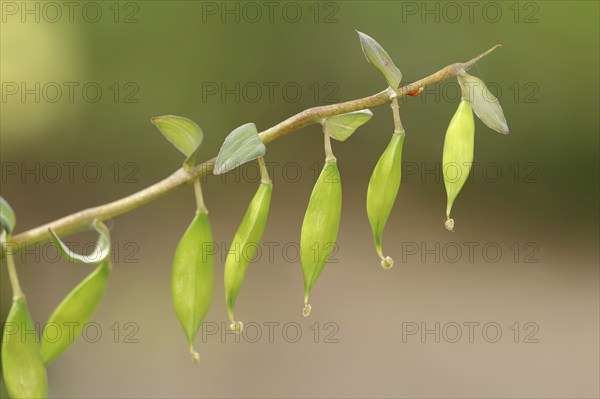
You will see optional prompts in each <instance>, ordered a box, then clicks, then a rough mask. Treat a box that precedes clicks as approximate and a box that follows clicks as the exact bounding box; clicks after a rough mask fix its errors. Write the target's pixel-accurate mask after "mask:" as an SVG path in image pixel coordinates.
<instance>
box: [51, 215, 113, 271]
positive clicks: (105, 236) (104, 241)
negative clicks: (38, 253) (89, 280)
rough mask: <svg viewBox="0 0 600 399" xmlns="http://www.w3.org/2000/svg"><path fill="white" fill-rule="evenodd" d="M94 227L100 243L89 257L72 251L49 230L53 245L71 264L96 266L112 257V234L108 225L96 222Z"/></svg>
mask: <svg viewBox="0 0 600 399" xmlns="http://www.w3.org/2000/svg"><path fill="white" fill-rule="evenodd" d="M93 227H94V229H96V231H97V232H98V234H99V235H100V237H98V242H97V243H96V245H95V247H94V250H93V251H92V253H91V254H89V255H79V254H77V253H75V252H73V251H71V250H70V249H69V247H67V246H66V245H65V243H64V242H62V240H61V239H60V237H59V236H58V234H56V232H55V231H54V230H52V229H48V230H49V231H50V239H51V241H52V243H53V244H54V245H55V246H56V249H57V250H58V252H59V253H60V254H61V255H62V256H63V257H64V258H65V259H67V260H68V261H69V262H79V263H86V264H92V263H94V264H95V263H100V262H102V261H104V260H105V259H106V258H108V255H110V233H109V231H108V228H107V227H106V225H105V224H104V223H102V222H101V221H99V220H96V221H95V222H94V225H93Z"/></svg>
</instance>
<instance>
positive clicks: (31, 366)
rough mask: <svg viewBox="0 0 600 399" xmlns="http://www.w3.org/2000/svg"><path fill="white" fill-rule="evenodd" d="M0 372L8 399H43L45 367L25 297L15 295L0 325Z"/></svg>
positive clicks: (45, 394)
mask: <svg viewBox="0 0 600 399" xmlns="http://www.w3.org/2000/svg"><path fill="white" fill-rule="evenodd" d="M2 374H3V377H4V384H5V386H6V390H7V391H8V395H9V396H10V397H11V398H45V397H46V396H47V395H48V378H47V376H46V368H45V367H44V362H43V361H42V356H41V355H40V345H39V343H38V336H37V333H36V330H35V326H34V325H33V321H32V320H31V316H30V315H29V310H28V309H27V304H26V303H25V298H24V297H20V298H15V299H14V300H13V303H12V307H11V308H10V312H9V313H8V317H7V318H6V323H5V324H4V334H3V336H2Z"/></svg>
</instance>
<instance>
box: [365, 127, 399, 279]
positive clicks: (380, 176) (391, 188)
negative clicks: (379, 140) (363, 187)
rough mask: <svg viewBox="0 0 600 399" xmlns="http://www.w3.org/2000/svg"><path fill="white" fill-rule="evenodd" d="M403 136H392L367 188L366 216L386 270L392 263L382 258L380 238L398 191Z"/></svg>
mask: <svg viewBox="0 0 600 399" xmlns="http://www.w3.org/2000/svg"><path fill="white" fill-rule="evenodd" d="M405 135H406V134H405V133H404V132H399V133H394V134H393V135H392V140H391V141H390V143H389V144H388V146H387V148H386V149H385V151H384V152H383V154H381V157H380V158H379V161H377V165H375V169H374V170H373V174H372V175H371V180H369V188H368V189H367V215H368V217H369V223H371V230H373V239H374V241H375V249H376V250H377V254H378V255H379V257H380V258H381V266H383V267H384V268H385V269H389V268H391V267H392V265H393V264H394V260H393V259H392V258H390V257H389V256H383V252H382V250H381V236H382V234H383V229H384V228H385V224H386V222H387V220H388V217H389V216H390V212H391V211H392V207H393V206H394V202H395V201H396V196H397V195H398V189H399V188H400V180H401V177H402V146H403V145H404V137H405Z"/></svg>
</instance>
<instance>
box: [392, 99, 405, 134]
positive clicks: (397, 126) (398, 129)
mask: <svg viewBox="0 0 600 399" xmlns="http://www.w3.org/2000/svg"><path fill="white" fill-rule="evenodd" d="M392 115H393V116H394V133H404V126H402V120H401V119H400V106H399V105H398V98H397V97H394V98H393V99H392Z"/></svg>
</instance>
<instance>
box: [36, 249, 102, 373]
mask: <svg viewBox="0 0 600 399" xmlns="http://www.w3.org/2000/svg"><path fill="white" fill-rule="evenodd" d="M111 269H112V265H111V263H110V261H109V260H108V259H106V260H104V261H103V262H102V263H100V264H99V265H98V266H97V267H96V269H95V270H94V271H93V272H92V273H91V274H90V275H89V276H87V277H86V278H85V280H83V281H82V282H81V283H79V285H78V286H77V287H75V288H74V289H73V290H72V291H71V292H70V293H69V295H67V297H66V298H65V299H63V301H62V302H61V303H60V305H58V307H57V308H56V309H55V310H54V312H53V313H52V315H51V316H50V318H49V319H48V322H47V323H46V325H45V326H44V331H43V333H42V336H43V337H55V336H56V337H58V339H56V340H55V339H44V340H42V345H41V355H42V360H43V361H44V364H48V363H50V362H51V361H52V360H54V359H55V358H56V357H58V356H59V355H60V354H61V353H62V352H63V351H64V350H65V349H67V348H68V347H69V345H70V344H71V343H73V339H74V338H75V337H78V336H79V335H80V333H81V331H82V330H83V328H84V327H85V325H86V324H87V323H88V322H89V321H90V319H91V318H92V316H93V314H94V312H95V311H96V308H97V307H98V304H99V303H100V300H101V299H102V296H103V294H104V290H105V288H106V283H107V281H108V276H109V275H110V271H111Z"/></svg>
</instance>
